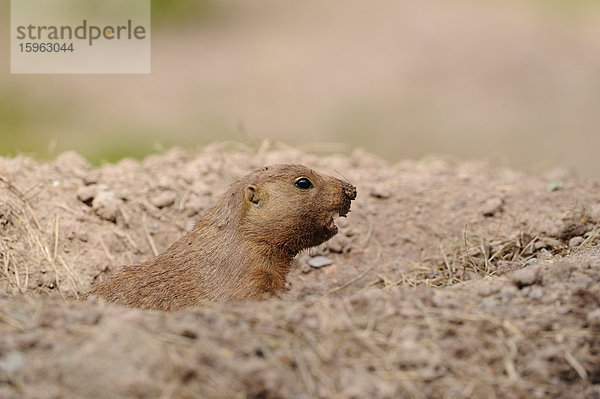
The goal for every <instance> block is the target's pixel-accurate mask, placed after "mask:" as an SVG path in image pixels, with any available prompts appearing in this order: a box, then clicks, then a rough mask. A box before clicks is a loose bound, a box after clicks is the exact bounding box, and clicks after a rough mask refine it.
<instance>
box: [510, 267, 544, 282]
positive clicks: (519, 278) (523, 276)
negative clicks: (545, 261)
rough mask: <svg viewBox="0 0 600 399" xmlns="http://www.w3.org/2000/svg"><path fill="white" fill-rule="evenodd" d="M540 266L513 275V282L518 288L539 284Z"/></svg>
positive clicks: (525, 268)
mask: <svg viewBox="0 0 600 399" xmlns="http://www.w3.org/2000/svg"><path fill="white" fill-rule="evenodd" d="M539 272H540V267H539V265H536V264H534V265H530V266H527V267H524V268H523V269H521V270H517V271H515V272H514V273H513V274H512V281H513V283H514V284H515V285H516V286H517V287H526V286H529V285H532V284H536V283H538V282H539Z"/></svg>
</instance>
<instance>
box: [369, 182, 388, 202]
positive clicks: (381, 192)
mask: <svg viewBox="0 0 600 399" xmlns="http://www.w3.org/2000/svg"><path fill="white" fill-rule="evenodd" d="M371 196H372V197H375V198H380V199H387V198H390V197H391V196H392V190H391V188H390V187H389V185H386V184H376V185H375V186H373V188H372V189H371Z"/></svg>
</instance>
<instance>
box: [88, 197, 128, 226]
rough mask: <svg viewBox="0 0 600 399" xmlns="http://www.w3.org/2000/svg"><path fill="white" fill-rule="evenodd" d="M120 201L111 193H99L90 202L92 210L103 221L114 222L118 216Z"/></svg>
mask: <svg viewBox="0 0 600 399" xmlns="http://www.w3.org/2000/svg"><path fill="white" fill-rule="evenodd" d="M120 205H121V200H119V199H118V198H117V196H116V195H115V193H113V192H112V191H109V190H106V191H100V192H99V193H97V194H96V196H95V197H94V200H93V201H92V209H93V210H94V212H96V215H98V216H99V217H101V218H102V219H104V220H108V221H110V222H114V221H115V220H117V215H118V214H119V206H120Z"/></svg>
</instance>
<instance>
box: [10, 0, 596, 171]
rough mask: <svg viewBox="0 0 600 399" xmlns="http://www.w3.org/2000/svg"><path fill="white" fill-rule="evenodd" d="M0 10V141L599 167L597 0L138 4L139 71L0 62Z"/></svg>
mask: <svg viewBox="0 0 600 399" xmlns="http://www.w3.org/2000/svg"><path fill="white" fill-rule="evenodd" d="M0 13H1V14H0V15H2V17H3V18H2V19H3V23H2V24H1V26H0V32H1V33H2V37H3V40H2V41H0V46H2V47H3V48H2V49H1V50H2V54H4V57H2V58H1V59H2V61H3V65H2V66H3V68H2V71H3V72H2V73H1V74H0V155H15V154H17V153H26V154H30V155H33V156H35V157H37V158H39V159H47V158H49V157H53V156H55V155H56V154H57V153H60V152H61V151H64V150H71V149H74V150H76V151H79V152H80V153H82V154H83V155H85V156H86V157H88V158H89V159H90V160H91V161H92V162H94V163H99V162H102V161H115V160H118V159H120V158H122V157H125V156H135V157H141V156H143V155H145V154H147V153H150V152H155V151H160V150H161V149H164V148H168V147H170V146H173V145H178V146H184V147H194V146H200V145H204V144H207V143H209V142H212V141H215V140H234V141H240V142H243V143H245V144H248V145H249V146H258V145H259V144H260V143H261V142H262V141H263V140H265V139H270V140H274V141H282V142H284V143H287V144H290V145H294V146H297V147H300V148H303V149H307V150H311V151H320V150H321V151H330V150H338V151H349V150H351V149H352V148H354V147H356V146H361V147H365V148H366V149H368V150H370V151H372V152H374V153H376V154H379V155H381V156H383V157H385V158H387V159H389V160H391V161H396V160H399V159H402V158H407V157H410V158H421V157H423V156H426V155H428V154H448V155H450V156H455V157H457V158H483V159H489V160H491V161H493V162H497V163H502V164H506V165H509V166H512V167H517V168H521V169H527V170H536V169H539V168H546V167H551V166H564V167H567V168H570V169H572V170H573V171H576V172H577V173H578V174H579V175H581V176H595V177H600V154H599V149H600V2H598V1H595V0H594V1H593V0H590V1H566V0H564V1H560V0H554V1H551V0H529V1H524V0H522V1H511V0H505V1H493V0H489V1H475V0H445V1H442V0H438V1H435V0H425V1H419V2H414V1H408V0H399V1H376V2H365V1H358V0H343V1H342V0H337V1H328V2H323V1H315V0H307V1H303V2H282V1H276V0H269V1H264V0H256V1H252V2H248V1H228V2H223V1H217V0H214V1H213V0H198V1H192V0H178V1H176V2H175V1H166V0H160V1H159V0H152V73H151V74H150V75H16V74H14V75H11V74H10V73H9V70H10V68H9V59H8V54H9V46H10V40H9V26H10V23H9V22H10V21H9V15H10V13H9V2H8V1H5V2H2V3H1V5H0ZM331 143H333V144H331Z"/></svg>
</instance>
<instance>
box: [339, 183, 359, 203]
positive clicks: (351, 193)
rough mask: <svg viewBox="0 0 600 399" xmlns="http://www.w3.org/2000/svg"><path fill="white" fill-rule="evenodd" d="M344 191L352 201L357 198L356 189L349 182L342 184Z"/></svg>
mask: <svg viewBox="0 0 600 399" xmlns="http://www.w3.org/2000/svg"><path fill="white" fill-rule="evenodd" d="M342 190H343V191H344V195H345V196H346V197H348V198H350V199H351V200H353V199H355V198H356V187H354V186H353V185H352V184H350V183H348V182H343V183H342Z"/></svg>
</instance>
